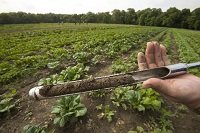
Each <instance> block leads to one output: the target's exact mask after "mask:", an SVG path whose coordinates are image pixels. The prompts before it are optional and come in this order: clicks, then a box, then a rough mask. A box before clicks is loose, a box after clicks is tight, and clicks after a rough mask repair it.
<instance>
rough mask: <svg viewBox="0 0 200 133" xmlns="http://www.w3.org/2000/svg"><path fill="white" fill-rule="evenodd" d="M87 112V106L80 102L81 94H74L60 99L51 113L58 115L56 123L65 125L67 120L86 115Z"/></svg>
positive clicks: (61, 125)
mask: <svg viewBox="0 0 200 133" xmlns="http://www.w3.org/2000/svg"><path fill="white" fill-rule="evenodd" d="M86 112H87V108H86V107H85V105H84V104H82V103H81V102H80V95H72V96H66V97H62V98H61V99H59V100H58V101H57V103H56V104H55V106H54V107H53V109H52V112H51V113H53V114H55V115H56V118H55V119H54V124H56V125H59V126H60V127H63V126H64V125H65V124H66V123H67V122H69V121H72V120H73V119H77V118H78V117H80V116H84V115H85V114H86Z"/></svg>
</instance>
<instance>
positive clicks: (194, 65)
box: [187, 61, 200, 68]
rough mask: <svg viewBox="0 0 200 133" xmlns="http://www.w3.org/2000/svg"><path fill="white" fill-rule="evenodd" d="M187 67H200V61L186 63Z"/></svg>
mask: <svg viewBox="0 0 200 133" xmlns="http://www.w3.org/2000/svg"><path fill="white" fill-rule="evenodd" d="M187 67H188V68H195V67H200V61H199V62H195V63H190V64H187Z"/></svg>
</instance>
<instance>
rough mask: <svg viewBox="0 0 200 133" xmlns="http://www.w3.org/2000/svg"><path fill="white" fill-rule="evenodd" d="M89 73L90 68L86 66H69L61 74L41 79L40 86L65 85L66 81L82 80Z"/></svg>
mask: <svg viewBox="0 0 200 133" xmlns="http://www.w3.org/2000/svg"><path fill="white" fill-rule="evenodd" d="M87 71H89V67H88V66H84V65H83V64H77V65H76V66H73V67H71V66H69V67H67V68H66V69H65V70H62V71H61V72H60V73H59V74H54V75H51V76H50V77H48V78H43V79H40V81H39V82H38V85H56V84H63V83H64V82H66V81H71V80H77V79H80V78H81V77H83V76H84V75H85V74H86V73H87Z"/></svg>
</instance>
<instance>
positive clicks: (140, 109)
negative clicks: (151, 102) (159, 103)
mask: <svg viewBox="0 0 200 133" xmlns="http://www.w3.org/2000/svg"><path fill="white" fill-rule="evenodd" d="M137 109H138V111H145V107H144V106H142V105H139V106H137Z"/></svg>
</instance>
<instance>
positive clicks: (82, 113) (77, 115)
mask: <svg viewBox="0 0 200 133" xmlns="http://www.w3.org/2000/svg"><path fill="white" fill-rule="evenodd" d="M86 112H87V108H86V107H83V108H82V109H80V110H77V111H76V117H79V116H84V115H85V114H86Z"/></svg>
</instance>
